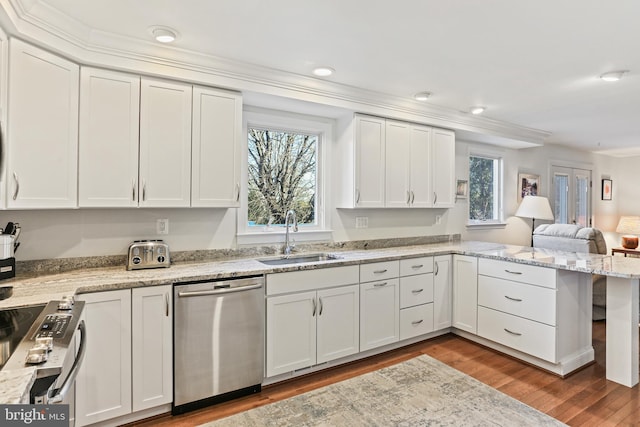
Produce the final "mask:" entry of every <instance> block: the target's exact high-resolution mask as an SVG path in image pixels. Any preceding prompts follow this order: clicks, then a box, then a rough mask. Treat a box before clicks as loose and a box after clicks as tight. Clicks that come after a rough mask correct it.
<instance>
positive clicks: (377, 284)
mask: <svg viewBox="0 0 640 427" xmlns="http://www.w3.org/2000/svg"><path fill="white" fill-rule="evenodd" d="M373 286H375V287H376V288H381V287H383V286H387V282H382V283H376V284H375V285H373Z"/></svg>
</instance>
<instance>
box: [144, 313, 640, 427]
mask: <svg viewBox="0 0 640 427" xmlns="http://www.w3.org/2000/svg"><path fill="white" fill-rule="evenodd" d="M605 327H606V324H605V322H594V323H593V346H594V349H595V355H596V362H595V363H594V364H592V365H590V366H588V367H586V368H584V369H582V370H580V371H578V372H576V373H574V374H573V375H571V376H569V377H568V378H565V379H562V378H560V377H558V376H556V375H553V374H550V373H548V372H545V371H542V370H540V369H538V368H535V367H533V366H530V365H528V364H526V363H523V362H520V361H518V360H516V359H513V358H511V357H508V356H505V355H503V354H500V353H498V352H496V351H494V350H491V349H488V348H486V347H484V346H481V345H479V344H476V343H474V342H472V341H469V340H466V339H464V338H460V337H457V336H455V335H452V334H448V335H445V336H441V337H438V338H434V339H432V340H428V341H424V342H421V343H417V344H413V345H411V346H408V347H405V348H403V349H399V350H394V351H391V352H388V353H384V354H381V355H377V356H373V357H371V358H368V359H366V360H360V361H356V362H353V363H350V364H347V365H343V366H339V367H336V368H332V369H328V370H325V371H321V372H317V373H314V374H310V375H307V376H304V377H301V378H296V379H293V380H289V381H286V382H283V383H279V384H274V385H271V386H267V387H264V388H263V390H262V392H260V393H257V394H255V395H252V396H247V397H243V398H240V399H236V400H234V401H232V402H226V403H222V404H218V405H215V406H212V407H209V408H205V409H201V410H198V411H194V412H191V413H188V414H184V415H180V416H176V417H172V416H170V415H167V416H163V417H159V418H155V419H153V420H147V421H144V422H139V423H135V424H134V425H137V426H144V427H151V426H153V427H193V426H196V425H198V424H203V423H206V422H208V421H212V420H214V419H219V418H223V417H226V416H229V415H232V414H235V413H238V412H242V411H245V410H248V409H251V408H254V407H258V406H261V405H264V404H267V403H271V402H275V401H278V400H282V399H286V398H288V397H291V396H295V395H297V394H300V393H304V392H307V391H310V390H314V389H316V388H319V387H323V386H325V385H329V384H333V383H335V382H339V381H344V380H346V379H348V378H352V377H354V376H357V375H362V374H364V373H367V372H371V371H373V370H376V369H380V368H382V367H385V366H391V365H394V364H396V363H400V362H402V361H405V360H408V359H411V358H413V357H417V356H418V355H420V354H427V355H429V356H431V357H433V358H435V359H437V360H440V361H441V362H443V363H445V364H447V365H449V366H451V367H453V368H456V369H458V370H459V371H461V372H464V373H465V374H467V375H470V376H472V377H474V378H476V379H478V380H479V381H482V382H484V383H485V384H488V385H490V386H492V387H494V388H496V389H497V390H500V391H501V392H503V393H505V394H507V395H509V396H511V397H514V398H516V399H519V400H520V401H522V402H524V403H526V404H527V405H530V406H532V407H534V408H536V409H538V410H540V411H542V412H544V413H546V414H548V415H550V416H552V417H554V418H556V419H558V420H560V421H562V422H564V423H566V424H568V425H570V426H581V427H582V426H598V427H601V426H623V425H624V426H628V425H639V424H640V387H639V386H635V387H633V388H627V387H625V386H622V385H620V384H616V383H614V382H611V381H608V380H607V379H606V378H605V366H606V354H605V348H606V345H605V342H606V341H605V338H606V337H605Z"/></svg>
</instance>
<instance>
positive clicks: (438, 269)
mask: <svg viewBox="0 0 640 427" xmlns="http://www.w3.org/2000/svg"><path fill="white" fill-rule="evenodd" d="M438 271H440V267H439V266H438V261H436V276H437V275H438Z"/></svg>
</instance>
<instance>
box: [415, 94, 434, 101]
mask: <svg viewBox="0 0 640 427" xmlns="http://www.w3.org/2000/svg"><path fill="white" fill-rule="evenodd" d="M430 96H431V92H418V93H416V94H415V95H413V98H414V99H415V100H416V101H426V100H427V99H429V97H430Z"/></svg>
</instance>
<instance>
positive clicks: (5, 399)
mask: <svg viewBox="0 0 640 427" xmlns="http://www.w3.org/2000/svg"><path fill="white" fill-rule="evenodd" d="M328 252H329V253H331V254H332V255H334V256H336V257H337V258H336V259H330V260H326V261H320V262H314V263H306V264H295V265H284V266H268V265H265V264H262V263H261V262H259V261H258V260H257V259H259V258H257V259H256V258H245V259H232V260H226V261H216V262H206V261H203V262H193V263H186V262H185V263H176V264H172V265H171V267H170V268H159V269H151V270H137V271H127V270H126V269H125V268H124V267H108V268H88V269H81V270H76V271H71V272H66V273H59V274H51V275H40V276H38V277H25V278H21V277H16V278H14V279H10V280H6V281H4V282H3V284H10V285H12V286H13V287H14V292H13V296H12V297H11V298H8V299H6V300H4V301H0V309H2V308H14V307H20V306H26V305H34V304H45V303H47V302H49V301H50V300H56V299H60V298H61V297H62V296H65V295H73V294H82V293H89V292H99V291H108V290H116V289H128V288H135V287H142V286H156V285H165V284H168V283H179V282H189V281H194V280H211V279H222V278H233V277H240V276H249V275H261V274H267V273H279V272H286V271H298V270H313V269H318V268H325V267H336V266H342V265H357V264H361V263H367V262H376V261H393V260H399V259H402V258H407V257H419V256H430V255H434V256H435V255H446V254H462V255H471V256H477V257H481V258H492V259H499V260H506V261H512V262H517V263H522V264H529V265H537V266H542V267H549V268H555V269H563V270H571V271H578V272H584V273H590V274H602V275H607V276H615V277H621V278H628V279H640V258H625V257H614V256H610V255H594V254H579V253H574V252H561V251H554V250H547V249H539V248H531V247H525V246H513V245H503V244H498V243H487V242H474V241H462V242H452V243H435V244H424V245H413V246H397V247H389V248H381V249H362V250H345V251H328ZM34 373H35V368H33V367H31V368H25V369H20V370H13V371H4V370H3V371H0V403H19V402H24V398H25V390H28V389H29V388H30V384H31V383H32V381H33V378H34Z"/></svg>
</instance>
